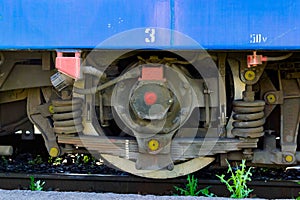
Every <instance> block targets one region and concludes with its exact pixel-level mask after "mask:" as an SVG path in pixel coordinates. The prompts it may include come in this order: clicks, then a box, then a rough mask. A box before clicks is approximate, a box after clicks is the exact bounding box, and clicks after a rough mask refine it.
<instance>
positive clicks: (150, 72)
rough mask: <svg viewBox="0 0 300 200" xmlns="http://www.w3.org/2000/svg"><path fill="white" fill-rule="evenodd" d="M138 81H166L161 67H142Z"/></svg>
mask: <svg viewBox="0 0 300 200" xmlns="http://www.w3.org/2000/svg"><path fill="white" fill-rule="evenodd" d="M139 81H166V79H165V78H164V68H163V67H162V66H143V67H142V74H141V77H140V78H139Z"/></svg>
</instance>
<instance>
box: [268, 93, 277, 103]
mask: <svg viewBox="0 0 300 200" xmlns="http://www.w3.org/2000/svg"><path fill="white" fill-rule="evenodd" d="M267 101H268V103H275V102H276V96H275V95H274V94H268V95H267Z"/></svg>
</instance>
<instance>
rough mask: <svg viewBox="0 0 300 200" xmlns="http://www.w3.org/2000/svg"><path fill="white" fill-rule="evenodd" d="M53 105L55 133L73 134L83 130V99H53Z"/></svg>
mask: <svg viewBox="0 0 300 200" xmlns="http://www.w3.org/2000/svg"><path fill="white" fill-rule="evenodd" d="M52 105H53V113H54V114H53V121H54V123H53V125H54V132H55V133H61V134H72V133H78V132H81V131H82V130H83V125H82V118H81V114H82V110H81V108H82V99H80V98H73V99H71V100H53V101H52Z"/></svg>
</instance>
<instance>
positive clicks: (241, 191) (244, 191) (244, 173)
mask: <svg viewBox="0 0 300 200" xmlns="http://www.w3.org/2000/svg"><path fill="white" fill-rule="evenodd" d="M226 162H227V164H228V171H227V173H230V177H229V178H228V179H227V180H226V179H225V175H224V174H222V175H221V176H220V175H216V176H217V177H218V178H219V179H220V180H221V182H222V183H225V185H226V187H227V189H228V191H229V192H230V193H231V196H230V197H231V198H247V197H248V196H249V194H250V193H251V192H252V191H253V190H252V189H249V188H248V186H247V181H251V176H252V173H251V169H252V168H251V167H250V168H249V169H248V170H246V160H242V163H241V164H240V165H239V166H236V170H233V168H232V167H231V166H230V164H229V162H228V161H227V160H226Z"/></svg>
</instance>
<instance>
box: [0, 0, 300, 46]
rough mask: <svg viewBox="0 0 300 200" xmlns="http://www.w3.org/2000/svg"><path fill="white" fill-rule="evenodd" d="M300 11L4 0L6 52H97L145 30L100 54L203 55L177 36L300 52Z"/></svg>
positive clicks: (243, 4) (190, 3)
mask: <svg viewBox="0 0 300 200" xmlns="http://www.w3.org/2000/svg"><path fill="white" fill-rule="evenodd" d="M299 10H300V2H299V1H294V0H278V1H272V0H264V1H258V0H254V1H253V0H245V1H238V0H211V1H206V0H145V1H138V0H130V1H128V0H113V1H111V0H100V1H93V0H85V1H77V0H60V1H48V0H40V1H30V0H24V1H21V0H20V1H6V0H1V1H0V48H1V49H62V48H67V49H70V48H71V49H73V48H74V49H87V48H95V47H96V46H98V45H99V44H101V43H103V41H106V40H107V39H109V38H111V37H113V36H115V35H117V34H121V33H122V32H126V31H129V30H134V29H138V28H140V30H139V31H135V32H132V33H133V34H132V33H130V34H128V35H126V36H127V37H126V39H124V42H123V43H122V42H121V43H118V44H111V43H110V44H108V45H106V46H105V45H104V46H101V47H102V48H143V47H148V46H149V45H150V46H151V45H152V46H155V47H159V46H162V47H167V48H183V47H184V48H191V49H192V48H199V46H197V45H194V44H189V43H186V42H185V41H184V40H181V37H176V34H175V35H174V32H173V31H178V32H180V33H182V34H185V35H187V36H188V37H191V38H192V39H193V40H195V41H196V42H197V43H198V44H200V45H201V46H202V47H204V48H205V49H212V50H214V49H224V50H229V49H230V50H238V49H251V50H252V49H277V50H279V49H299V48H300V37H299V35H300V27H299V25H300V22H299V19H300V12H299ZM152 27H153V28H164V29H167V30H168V31H169V32H168V33H167V31H163V33H160V32H159V31H157V32H156V34H155V37H156V38H155V39H156V40H155V41H153V42H152V43H153V44H149V43H145V39H144V38H145V37H147V34H150V33H151V32H149V31H148V32H147V31H146V33H145V30H146V29H147V28H152ZM150 31H152V29H151V30H150ZM125 41H126V42H125ZM128 41H129V42H128Z"/></svg>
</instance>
